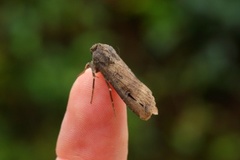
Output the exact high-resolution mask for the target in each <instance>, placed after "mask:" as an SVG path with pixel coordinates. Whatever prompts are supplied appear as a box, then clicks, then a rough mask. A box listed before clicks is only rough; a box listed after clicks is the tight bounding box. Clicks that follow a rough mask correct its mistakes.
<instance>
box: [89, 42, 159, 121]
mask: <svg viewBox="0 0 240 160" xmlns="http://www.w3.org/2000/svg"><path fill="white" fill-rule="evenodd" d="M90 51H91V52H92V56H93V60H92V62H91V68H92V69H93V72H95V71H100V72H101V73H102V74H103V76H104V78H105V79H106V80H107V81H108V82H109V83H110V84H111V85H112V86H113V87H114V89H115V90H116V92H117V93H118V94H119V96H120V97H121V98H122V100H123V101H124V102H125V103H126V105H127V106H128V107H129V108H130V109H131V110H132V111H133V112H134V113H136V114H137V115H138V116H139V117H140V118H141V119H143V120H148V119H149V118H150V117H151V115H152V114H154V115H157V114H158V109H157V107H156V103H155V99H154V97H153V96H152V92H151V90H150V89H149V88H148V87H147V86H146V85H144V84H143V83H142V82H141V81H140V80H138V79H137V78H136V76H135V75H134V74H133V73H132V71H131V70H130V69H129V68H128V66H127V65H126V64H125V63H124V62H123V61H122V59H121V58H120V57H119V56H118V55H117V53H116V51H115V50H114V49H113V48H112V47H111V46H109V45H107V44H101V43H98V44H95V45H93V46H92V47H91V49H90Z"/></svg>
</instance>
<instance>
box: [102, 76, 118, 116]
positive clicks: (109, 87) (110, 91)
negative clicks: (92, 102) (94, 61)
mask: <svg viewBox="0 0 240 160" xmlns="http://www.w3.org/2000/svg"><path fill="white" fill-rule="evenodd" d="M105 81H106V83H107V86H108V91H109V95H110V99H111V103H112V108H113V112H114V115H115V116H116V111H115V108H114V102H113V97H112V88H111V86H110V84H109V82H108V81H107V80H105Z"/></svg>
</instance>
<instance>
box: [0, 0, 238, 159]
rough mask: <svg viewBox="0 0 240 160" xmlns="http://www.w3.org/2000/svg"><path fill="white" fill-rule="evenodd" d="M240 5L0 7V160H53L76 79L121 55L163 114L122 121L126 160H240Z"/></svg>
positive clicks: (49, 1)
mask: <svg viewBox="0 0 240 160" xmlns="http://www.w3.org/2000/svg"><path fill="white" fill-rule="evenodd" d="M239 8H240V1H238V0H232V1H223V0H219V1H215V0H185V1H167V0H149V1H141V0H140V1H139V0H138V1H137V0H133V1H128V0H123V1H113V2H112V1H87V0H68V1H67V0H39V1H28V0H22V1H7V0H5V1H1V3H0V28H1V30H0V77H1V78H0V159H18V160H27V159H33V158H34V159H39V160H40V159H54V158H55V153H54V151H55V142H56V139H57V135H58V132H59V127H60V124H61V120H62V117H63V114H64V111H65V107H66V104H67V98H68V94H69V90H70V88H71V85H72V83H73V82H74V80H75V78H76V76H77V75H78V74H79V73H81V72H82V70H83V68H84V66H85V64H86V63H87V62H89V61H90V59H91V55H90V54H89V48H90V47H91V45H92V44H94V43H96V42H102V43H108V44H110V45H112V46H114V47H115V48H119V51H120V55H121V57H123V59H124V60H125V61H126V63H127V64H129V66H130V68H132V70H133V71H134V72H136V74H137V75H138V76H139V77H140V79H142V80H143V81H144V82H146V84H148V86H149V87H150V88H151V89H152V90H153V94H154V95H155V97H156V101H157V106H158V108H159V112H160V115H159V116H157V117H156V116H154V117H153V118H152V119H151V120H150V121H149V122H147V123H145V122H142V121H140V120H139V119H138V118H137V117H136V116H135V115H133V114H132V113H129V131H130V140H129V159H138V160H143V159H148V160H151V159H152V160H155V159H166V160H168V159H169V160H173V159H184V160H185V159H192V160H194V159H206V160H208V159H209V160H210V159H211V160H215V159H216V160H237V159H240V153H239V151H238V150H239V148H240V129H239V125H240V123H239V122H240V118H239V106H240V101H239V99H240V92H239V91H240V84H239V82H240V74H239V73H240V53H239V52H240V47H239V46H240V45H239V44H240V32H239V27H240V19H239V15H240V10H239Z"/></svg>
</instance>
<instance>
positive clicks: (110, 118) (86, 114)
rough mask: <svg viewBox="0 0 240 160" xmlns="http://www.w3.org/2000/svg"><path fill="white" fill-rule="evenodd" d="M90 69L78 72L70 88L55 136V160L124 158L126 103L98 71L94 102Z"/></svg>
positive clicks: (125, 152)
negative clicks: (57, 134)
mask: <svg viewBox="0 0 240 160" xmlns="http://www.w3.org/2000/svg"><path fill="white" fill-rule="evenodd" d="M92 81H93V77H92V71H91V69H87V70H86V71H85V72H84V73H83V74H82V75H80V76H79V77H78V78H77V80H76V81H75V83H74V84H73V87H72V89H71V92H70V96H69V100H68V105H67V110H66V113H65V116H64V119H63V122H62V126H61V130H60V133H59V136H58V140H57V147H56V154H57V158H56V160H80V159H83V160H93V159H94V160H98V159H99V160H103V159H104V160H124V159H127V152H128V127H127V114H126V105H125V103H124V102H123V101H122V100H121V98H120V97H119V96H118V94H117V93H116V91H115V90H114V89H112V97H113V101H114V108H115V113H116V114H114V110H113V108H112V104H111V99H110V95H109V90H108V87H107V84H106V82H105V79H104V77H103V76H102V74H101V73H97V74H96V80H95V88H94V95H93V102H92V104H90V99H91V94H92Z"/></svg>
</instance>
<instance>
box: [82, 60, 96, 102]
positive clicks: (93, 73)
mask: <svg viewBox="0 0 240 160" xmlns="http://www.w3.org/2000/svg"><path fill="white" fill-rule="evenodd" d="M88 68H91V70H92V76H93V83H92V95H91V100H90V103H91V104H92V101H93V94H94V88H95V78H96V75H95V73H96V69H95V68H94V66H93V64H92V62H90V63H87V64H86V66H85V70H86V69H88ZM85 70H84V71H85Z"/></svg>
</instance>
